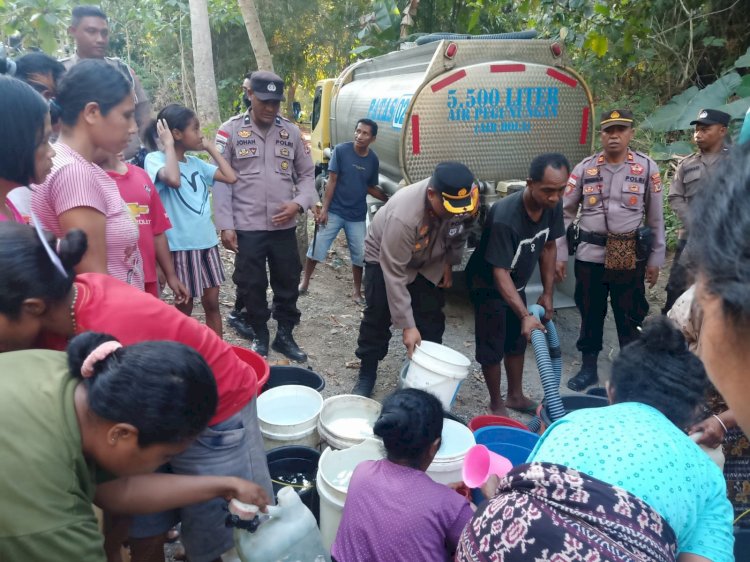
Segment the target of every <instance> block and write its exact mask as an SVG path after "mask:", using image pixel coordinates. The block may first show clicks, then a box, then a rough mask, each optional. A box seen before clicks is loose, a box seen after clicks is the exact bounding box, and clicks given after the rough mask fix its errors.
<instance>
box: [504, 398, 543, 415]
mask: <svg viewBox="0 0 750 562" xmlns="http://www.w3.org/2000/svg"><path fill="white" fill-rule="evenodd" d="M531 404H532V405H531V406H527V407H526V408H514V407H513V406H509V405H508V404H506V405H505V407H506V408H510V409H511V410H515V411H516V412H521V413H522V414H528V415H530V416H535V415H536V412H537V410H538V409H539V403H537V402H534V401H533V400H532V401H531Z"/></svg>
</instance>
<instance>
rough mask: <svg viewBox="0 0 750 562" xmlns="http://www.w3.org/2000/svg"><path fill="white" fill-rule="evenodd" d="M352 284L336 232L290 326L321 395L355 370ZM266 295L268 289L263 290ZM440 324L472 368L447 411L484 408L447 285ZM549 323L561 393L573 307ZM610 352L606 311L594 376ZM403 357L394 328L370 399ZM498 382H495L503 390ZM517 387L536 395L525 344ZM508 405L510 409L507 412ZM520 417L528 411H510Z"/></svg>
mask: <svg viewBox="0 0 750 562" xmlns="http://www.w3.org/2000/svg"><path fill="white" fill-rule="evenodd" d="M223 258H224V264H225V270H226V272H227V276H228V277H231V272H232V270H233V266H232V263H233V262H232V260H233V257H232V256H231V254H229V253H228V252H225V253H224V254H223ZM667 276H668V270H667V268H665V270H664V271H662V275H661V277H660V280H659V284H658V285H657V286H656V287H655V288H654V289H653V290H649V291H648V298H649V301H650V302H651V303H652V304H651V314H658V311H659V309H660V307H661V303H662V302H663V299H664V290H663V286H664V284H665V283H666V279H667ZM351 291H352V283H351V268H350V262H349V256H348V250H347V249H346V244H345V241H344V238H343V233H342V235H341V236H340V237H339V239H338V240H337V241H336V243H335V244H334V245H333V247H332V250H331V252H330V253H329V256H328V260H327V261H326V263H325V264H320V265H319V266H318V267H317V269H316V271H315V275H314V276H313V278H312V281H311V283H310V290H309V293H308V294H307V295H304V296H302V297H300V299H299V302H298V306H299V308H300V310H301V311H302V323H301V324H300V326H299V327H298V328H297V329H296V330H295V338H296V339H297V342H298V343H299V344H300V346H301V347H303V348H304V349H305V351H306V352H307V353H308V355H309V362H308V364H309V366H310V367H311V368H312V369H313V370H315V371H316V372H318V373H320V374H321V375H323V376H324V377H325V379H326V388H325V391H324V392H323V394H324V396H326V397H328V396H333V395H336V394H345V393H347V392H349V391H350V390H351V387H352V386H353V384H354V382H355V379H356V377H357V367H358V362H357V358H356V356H355V355H354V350H355V349H356V346H357V334H358V331H359V322H360V319H361V317H362V310H363V309H362V307H360V306H358V305H356V304H355V303H354V302H353V301H352V300H351V298H350V294H351ZM220 300H221V304H222V316H223V317H226V314H227V313H228V312H229V310H230V309H231V307H232V305H233V303H234V284H233V283H232V281H231V280H230V279H228V280H227V282H226V283H225V284H224V287H223V288H222V292H221V298H220ZM269 301H270V296H269ZM445 312H446V317H447V320H446V331H445V336H444V340H443V343H444V344H445V345H448V346H449V347H451V348H453V349H455V350H457V351H460V352H461V353H463V354H465V355H466V356H467V357H468V358H469V359H471V360H472V372H471V374H470V375H469V377H468V379H467V380H466V381H465V382H464V384H463V386H462V387H461V390H460V392H459V395H458V397H457V399H456V404H455V407H454V410H453V413H455V414H458V415H459V416H461V417H463V418H464V419H466V420H469V419H471V418H472V417H474V416H476V415H480V414H483V413H486V407H487V404H488V402H489V398H488V395H487V389H486V387H485V384H484V379H483V378H482V374H481V370H480V368H479V365H478V364H477V363H476V361H474V317H473V312H472V307H471V304H470V303H469V300H468V298H467V296H466V294H464V293H461V292H457V291H451V292H449V294H448V298H447V305H446V309H445ZM194 315H195V316H196V317H199V318H201V320H202V313H201V311H200V309H199V308H196V312H195V313H194ZM554 321H555V323H556V326H557V329H558V332H559V335H560V340H561V346H562V353H563V385H562V388H563V392H564V393H565V392H568V390H567V388H566V387H565V381H567V380H568V379H569V378H570V377H571V376H572V375H574V374H575V373H576V372H577V371H578V368H579V366H580V355H579V353H578V352H577V351H576V349H575V342H576V338H577V335H578V327H579V316H578V312H577V310H576V309H575V308H567V309H562V310H558V311H556V314H555V318H554ZM269 327H270V329H271V336H272V337H273V334H274V332H275V329H276V326H275V322H273V321H271V323H270V326H269ZM225 339H226V340H228V341H230V342H231V343H233V344H236V345H245V346H247V345H249V342H247V340H244V339H242V338H240V337H239V336H238V335H237V334H236V332H234V330H232V328H230V327H228V326H226V325H225ZM617 351H618V346H617V336H616V332H615V327H614V320H613V319H612V316H611V313H610V315H609V316H608V317H607V320H606V325H605V340H604V350H603V352H602V353H601V355H600V357H599V372H600V375H604V376H609V372H610V368H611V362H612V359H613V358H614V357H615V355H616V354H617ZM283 359H284V357H283V356H281V355H279V354H276V353H275V352H273V351H271V355H270V357H269V361H270V362H271V363H272V364H273V363H274V362H275V361H279V360H283ZM405 359H406V352H405V349H404V346H403V344H402V342H401V334H400V331H399V332H395V331H394V335H393V338H392V339H391V344H390V352H389V354H388V357H386V359H385V360H384V361H383V362H382V363H381V364H380V370H379V375H378V382H377V385H376V387H375V395H374V398H376V399H381V398H383V397H384V396H385V395H387V394H388V393H389V392H390V391H392V390H393V389H394V388H395V387H396V383H397V379H398V375H399V371H400V369H401V367H402V365H403V363H404V361H405ZM504 388H505V382H503V392H504ZM524 390H525V392H526V394H527V396H529V397H530V398H532V399H534V400H536V401H539V400H541V399H542V394H543V393H542V388H541V384H540V381H539V374H538V372H537V369H536V362H535V359H534V354H533V351H532V349H531V346H529V348H528V350H527V353H526V362H525V368H524ZM511 412H512V411H511ZM512 415H513V416H514V417H517V418H518V419H520V420H522V421H524V420H525V421H528V420H529V419H530V418H529V417H528V416H525V415H523V414H520V413H517V412H512Z"/></svg>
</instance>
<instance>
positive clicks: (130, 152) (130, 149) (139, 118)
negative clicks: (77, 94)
mask: <svg viewBox="0 0 750 562" xmlns="http://www.w3.org/2000/svg"><path fill="white" fill-rule="evenodd" d="M81 60H84V59H81V58H80V57H79V56H78V54H74V55H73V56H71V57H66V58H63V59H60V63H61V64H62V65H63V66H64V67H65V70H70V69H71V68H73V67H74V66H75V65H76V64H78V63H79V62H81ZM95 60H96V59H95ZM101 60H103V61H104V62H106V63H107V64H108V65H110V66H111V67H113V68H116V69H117V70H119V71H120V72H122V73H123V74H125V76H126V77H127V78H128V80H130V83H131V84H132V85H133V98H134V101H135V120H136V123H138V130H139V134H143V129H145V128H146V127H147V126H148V125H149V121H150V120H151V102H150V101H149V99H148V94H146V90H144V89H143V86H142V85H141V81H140V80H139V79H138V77H137V76H136V75H135V72H133V69H132V68H130V67H129V66H128V65H127V64H125V62H124V61H122V60H120V59H119V58H117V57H104V58H103V59H101ZM140 148H141V139H140V137H139V136H138V135H133V136H132V137H130V141H129V142H128V146H127V147H126V148H125V150H124V151H123V154H124V155H125V159H126V160H129V159H131V158H132V157H133V156H135V155H136V154H137V153H138V151H139V150H140Z"/></svg>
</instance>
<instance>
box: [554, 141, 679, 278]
mask: <svg viewBox="0 0 750 562" xmlns="http://www.w3.org/2000/svg"><path fill="white" fill-rule="evenodd" d="M661 191H662V183H661V176H660V175H659V167H658V166H657V164H656V162H654V161H653V160H651V158H649V157H648V156H646V155H645V154H641V153H640V152H636V151H634V150H628V154H627V157H626V159H625V162H623V163H622V164H609V163H607V161H606V158H605V155H604V152H600V153H598V154H594V155H593V156H591V157H589V158H586V159H585V160H583V161H582V162H581V163H579V164H578V165H577V166H576V167H575V168H574V169H573V172H572V173H571V174H570V178H568V184H567V186H566V188H565V194H564V196H563V211H564V217H565V227H566V228H567V227H568V226H569V225H570V223H571V222H573V220H574V219H575V218H576V216H577V215H578V211H579V208H580V211H581V218H580V223H579V226H580V228H581V230H583V231H586V232H594V233H598V234H607V232H610V233H615V234H617V233H619V234H624V233H628V232H632V231H634V230H636V229H637V228H639V227H640V226H641V225H642V223H643V222H644V213H645V224H646V225H647V226H649V227H651V230H652V232H653V246H652V249H651V255H650V256H649V258H648V265H649V266H656V267H661V266H662V265H663V264H664V254H665V250H666V240H665V232H664V213H663V207H664V203H663V200H662V193H661ZM567 255H568V243H567V240H566V238H565V237H564V236H563V237H562V238H558V240H557V256H558V260H563V259H564V256H567ZM576 259H578V260H581V261H586V262H591V263H604V247H603V246H597V245H594V244H588V243H585V242H581V244H580V245H579V246H578V251H577V252H576Z"/></svg>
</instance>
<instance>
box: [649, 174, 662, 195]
mask: <svg viewBox="0 0 750 562" xmlns="http://www.w3.org/2000/svg"><path fill="white" fill-rule="evenodd" d="M651 187H652V189H653V191H654V193H659V192H660V191H661V176H660V175H659V172H656V173H655V174H651Z"/></svg>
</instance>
